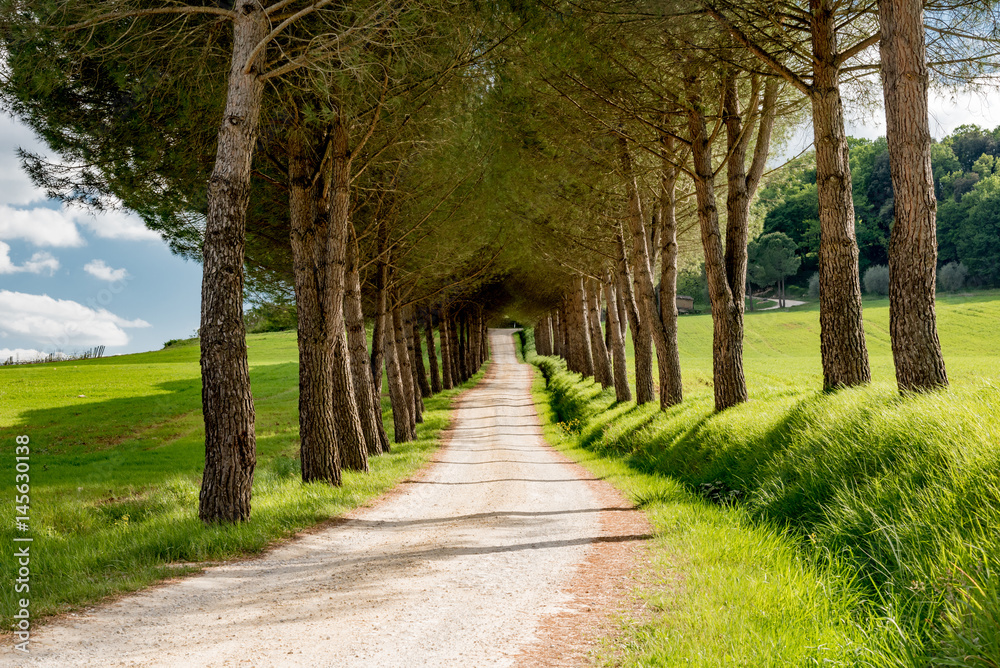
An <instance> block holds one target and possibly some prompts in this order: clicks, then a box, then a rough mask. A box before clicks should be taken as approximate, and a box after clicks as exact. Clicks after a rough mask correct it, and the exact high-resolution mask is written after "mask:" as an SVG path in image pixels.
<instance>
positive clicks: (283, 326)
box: [243, 302, 298, 334]
mask: <svg viewBox="0 0 1000 668" xmlns="http://www.w3.org/2000/svg"><path fill="white" fill-rule="evenodd" d="M243 320H244V322H245V323H246V327H247V332H249V333H253V334H261V333H264V332H282V331H286V330H293V329H295V328H296V327H297V326H298V317H297V314H296V310H295V304H294V302H277V303H266V304H259V305H257V306H255V307H253V308H252V309H250V310H249V311H247V312H246V313H244V314H243Z"/></svg>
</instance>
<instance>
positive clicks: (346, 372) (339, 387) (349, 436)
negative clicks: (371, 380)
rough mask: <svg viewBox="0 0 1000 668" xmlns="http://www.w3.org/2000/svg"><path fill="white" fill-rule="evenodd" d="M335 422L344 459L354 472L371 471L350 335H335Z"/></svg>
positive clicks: (346, 466) (346, 465)
mask: <svg viewBox="0 0 1000 668" xmlns="http://www.w3.org/2000/svg"><path fill="white" fill-rule="evenodd" d="M333 421H334V423H335V424H336V425H337V436H338V437H339V439H338V444H339V446H340V460H341V463H342V464H343V466H344V468H346V469H350V470H351V471H368V443H367V441H366V440H365V433H364V429H363V427H362V425H361V414H360V412H359V411H358V403H357V395H356V393H355V391H354V379H353V378H352V376H351V360H350V355H349V353H348V349H347V333H346V332H344V331H343V330H341V331H340V333H339V334H337V335H335V340H334V346H333Z"/></svg>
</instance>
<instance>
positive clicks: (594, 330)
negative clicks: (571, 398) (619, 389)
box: [587, 279, 615, 387]
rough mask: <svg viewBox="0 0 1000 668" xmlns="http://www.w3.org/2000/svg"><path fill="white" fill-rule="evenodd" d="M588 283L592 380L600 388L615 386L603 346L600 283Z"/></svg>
mask: <svg viewBox="0 0 1000 668" xmlns="http://www.w3.org/2000/svg"><path fill="white" fill-rule="evenodd" d="M589 283H590V285H589V286H588V288H587V301H588V307H589V310H590V317H589V320H590V347H591V350H592V351H593V355H594V378H595V379H596V380H597V382H598V383H600V384H601V387H611V386H612V385H614V384H615V378H614V373H613V372H612V370H611V357H610V355H609V354H608V349H607V347H606V346H605V344H604V332H603V331H602V330H601V288H600V283H598V282H597V281H596V280H593V279H591V280H590V281H589Z"/></svg>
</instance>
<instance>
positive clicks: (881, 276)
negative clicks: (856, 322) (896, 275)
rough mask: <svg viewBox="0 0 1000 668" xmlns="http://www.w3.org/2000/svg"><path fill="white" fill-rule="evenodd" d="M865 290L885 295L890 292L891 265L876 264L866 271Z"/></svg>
mask: <svg viewBox="0 0 1000 668" xmlns="http://www.w3.org/2000/svg"><path fill="white" fill-rule="evenodd" d="M865 292H867V293H868V294H870V295H878V296H880V297H884V296H885V295H887V294H889V267H887V266H885V265H884V264H876V265H875V266H872V267H869V268H868V271H866V272H865Z"/></svg>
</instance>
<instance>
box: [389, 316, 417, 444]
mask: <svg viewBox="0 0 1000 668" xmlns="http://www.w3.org/2000/svg"><path fill="white" fill-rule="evenodd" d="M397 299H398V297H397ZM410 313H411V312H410V307H404V308H399V309H397V310H396V311H394V312H393V314H392V321H393V326H394V327H396V328H398V329H399V330H400V331H399V334H398V336H399V340H400V341H401V342H402V345H403V348H402V350H400V351H399V356H400V359H401V360H403V364H402V366H403V388H404V389H405V390H406V396H407V397H408V398H409V400H410V402H411V403H412V405H413V410H412V412H411V413H410V418H411V420H410V422H411V426H412V427H414V429H415V428H416V425H418V424H421V423H422V422H423V421H424V403H423V401H422V400H421V398H420V386H419V384H418V383H417V368H416V360H415V356H414V352H413V337H412V336H411V332H412V329H413V327H412V324H411V323H412V322H413V316H412V315H410ZM397 314H398V318H397ZM397 320H398V321H397ZM415 433H416V432H414V434H415Z"/></svg>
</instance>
